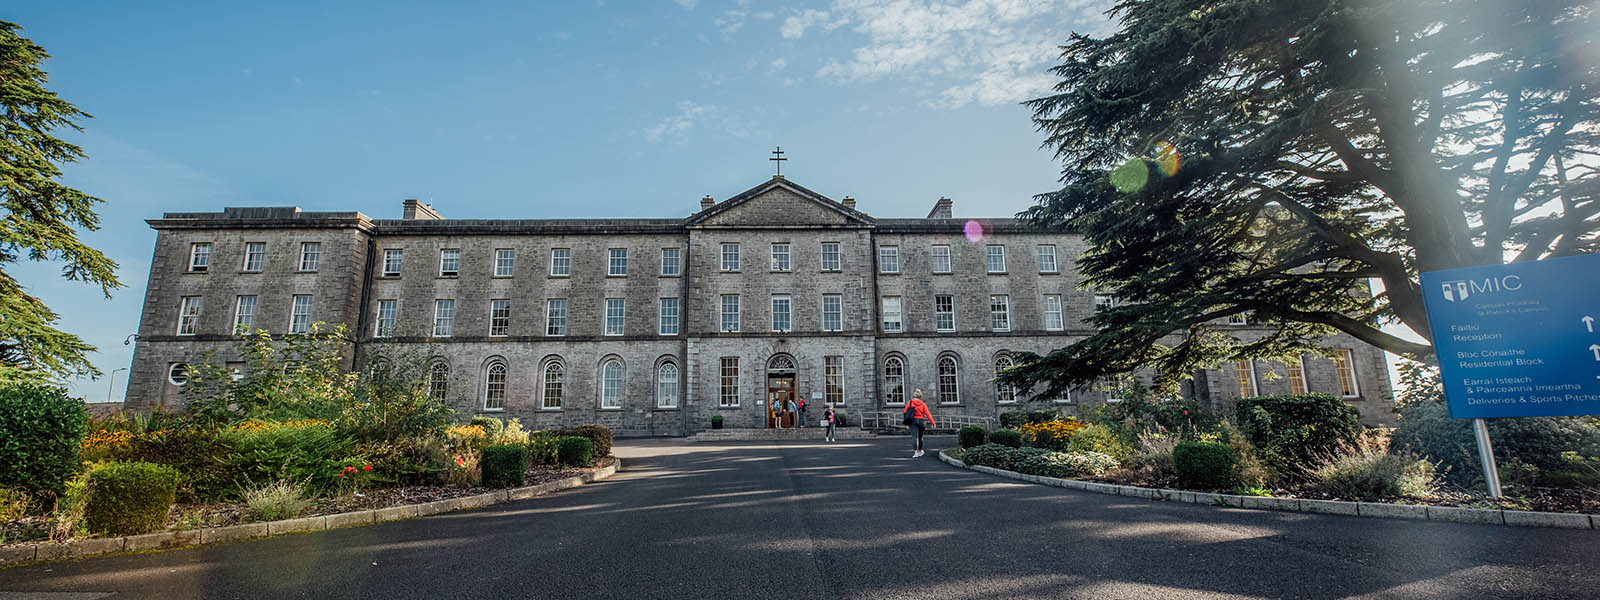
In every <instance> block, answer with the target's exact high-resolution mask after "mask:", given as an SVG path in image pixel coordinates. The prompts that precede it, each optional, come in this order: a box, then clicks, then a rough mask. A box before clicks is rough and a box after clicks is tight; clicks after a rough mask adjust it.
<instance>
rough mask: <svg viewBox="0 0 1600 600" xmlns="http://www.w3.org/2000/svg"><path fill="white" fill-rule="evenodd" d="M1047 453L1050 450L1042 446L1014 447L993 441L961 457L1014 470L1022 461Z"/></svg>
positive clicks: (977, 462)
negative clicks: (993, 442)
mask: <svg viewBox="0 0 1600 600" xmlns="http://www.w3.org/2000/svg"><path fill="white" fill-rule="evenodd" d="M1047 453H1049V450H1044V449H1041V448H1012V447H1010V446H1002V445H1000V444H992V443H991V444H984V445H982V446H978V447H976V448H972V449H969V450H967V452H966V454H965V455H963V456H962V457H961V462H964V463H967V464H969V465H978V466H982V467H993V468H996V469H1005V470H1007V471H1014V470H1016V468H1017V465H1018V464H1019V463H1021V462H1022V461H1024V460H1027V459H1028V458H1030V457H1033V456H1038V455H1040V454H1047Z"/></svg>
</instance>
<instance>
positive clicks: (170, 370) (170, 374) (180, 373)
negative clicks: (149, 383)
mask: <svg viewBox="0 0 1600 600" xmlns="http://www.w3.org/2000/svg"><path fill="white" fill-rule="evenodd" d="M188 370H189V363H181V362H175V363H167V382H168V383H171V384H172V385H175V386H178V387H183V386H185V385H188V384H189V373H188ZM180 378H182V379H181V380H180Z"/></svg>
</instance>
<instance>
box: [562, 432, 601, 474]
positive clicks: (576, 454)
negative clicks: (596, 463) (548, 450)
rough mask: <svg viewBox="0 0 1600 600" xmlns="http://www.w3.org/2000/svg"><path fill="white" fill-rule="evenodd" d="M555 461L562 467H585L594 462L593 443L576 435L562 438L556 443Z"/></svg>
mask: <svg viewBox="0 0 1600 600" xmlns="http://www.w3.org/2000/svg"><path fill="white" fill-rule="evenodd" d="M556 459H557V460H559V461H561V464H562V466H567V467H587V466H589V462H590V461H592V460H594V442H591V441H589V438H586V437H579V436H576V435H569V436H565V437H562V438H561V441H559V442H556Z"/></svg>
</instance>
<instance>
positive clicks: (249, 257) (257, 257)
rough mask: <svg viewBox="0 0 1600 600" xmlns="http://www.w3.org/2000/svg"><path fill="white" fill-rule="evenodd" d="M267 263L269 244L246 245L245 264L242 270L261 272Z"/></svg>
mask: <svg viewBox="0 0 1600 600" xmlns="http://www.w3.org/2000/svg"><path fill="white" fill-rule="evenodd" d="M266 263H267V243H266V242H250V243H247V244H245V245H244V264H243V265H242V266H241V267H240V268H241V270H244V271H250V272H259V271H261V269H262V267H264V266H266Z"/></svg>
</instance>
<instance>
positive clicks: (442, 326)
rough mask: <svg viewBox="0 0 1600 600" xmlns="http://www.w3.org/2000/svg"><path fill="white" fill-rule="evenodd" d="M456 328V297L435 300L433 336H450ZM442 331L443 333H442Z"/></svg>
mask: <svg viewBox="0 0 1600 600" xmlns="http://www.w3.org/2000/svg"><path fill="white" fill-rule="evenodd" d="M455 330H456V301H455V299H454V298H435V299H434V300H433V337H450V336H451V335H452V334H454V333H455ZM441 332H442V333H441Z"/></svg>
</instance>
